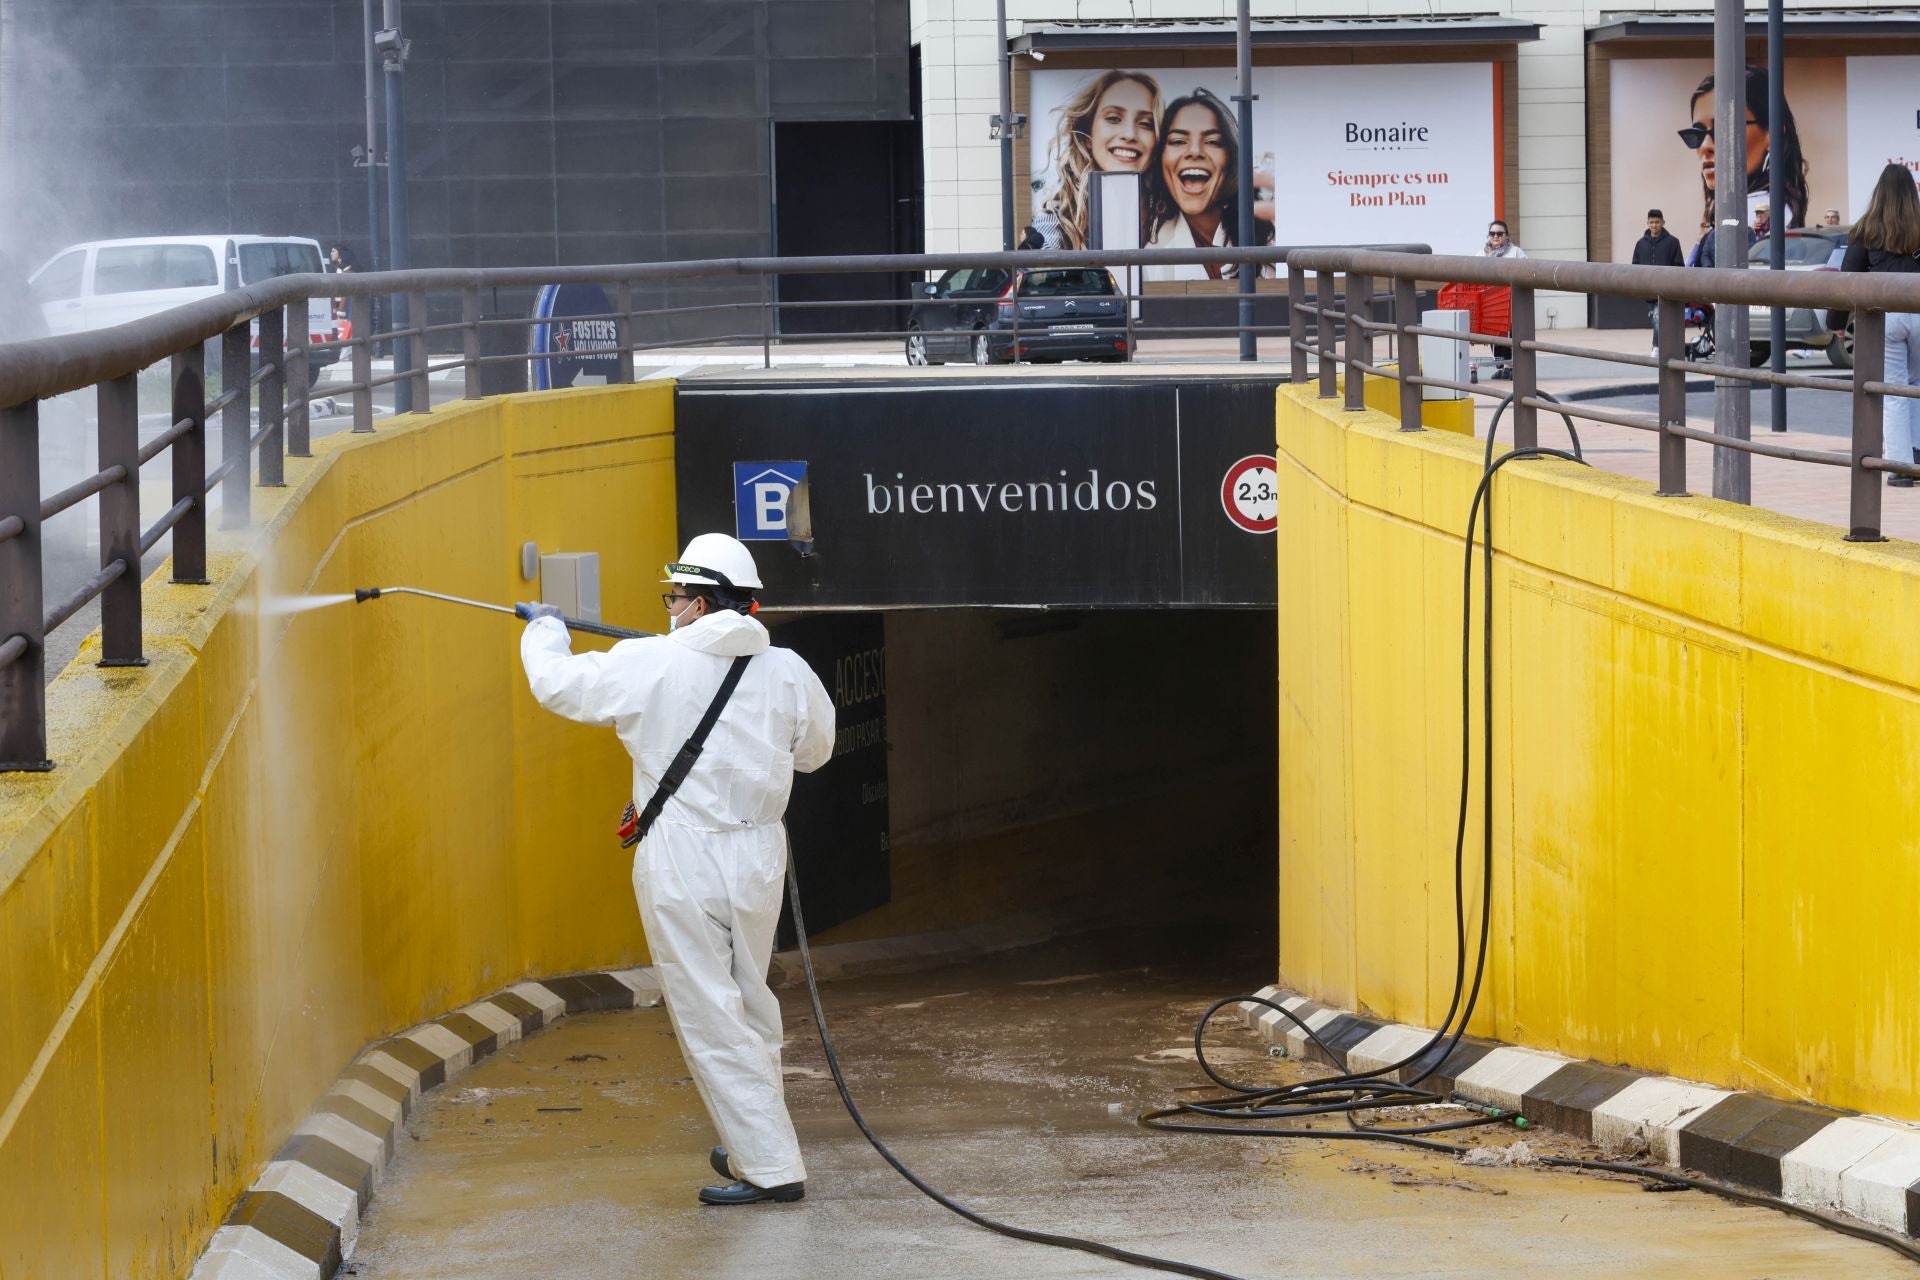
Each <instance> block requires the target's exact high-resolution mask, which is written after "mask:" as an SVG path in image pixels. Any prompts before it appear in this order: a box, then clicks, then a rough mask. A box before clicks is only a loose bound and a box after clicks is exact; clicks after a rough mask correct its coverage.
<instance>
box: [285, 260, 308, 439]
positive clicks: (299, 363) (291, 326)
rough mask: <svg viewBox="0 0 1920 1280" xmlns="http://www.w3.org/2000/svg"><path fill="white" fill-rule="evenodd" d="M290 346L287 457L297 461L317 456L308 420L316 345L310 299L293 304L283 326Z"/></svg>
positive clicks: (288, 346)
mask: <svg viewBox="0 0 1920 1280" xmlns="http://www.w3.org/2000/svg"><path fill="white" fill-rule="evenodd" d="M281 324H282V326H283V327H284V329H285V335H284V336H285V338H286V343H287V380H286V392H287V427H286V430H287V453H288V454H290V455H291V456H293V457H296V458H311V457H312V456H313V427H312V420H311V418H310V417H309V416H308V414H309V408H310V403H311V402H310V401H309V400H308V399H307V396H308V394H309V393H310V392H311V391H312V390H313V387H312V382H313V366H312V362H311V360H310V359H309V356H310V353H309V352H308V350H307V344H308V343H310V342H312V341H313V335H312V329H313V318H312V313H311V311H309V309H308V306H307V299H305V298H301V299H299V300H298V301H296V302H289V303H288V304H287V309H286V318H285V319H284V320H283V321H282V322H281Z"/></svg>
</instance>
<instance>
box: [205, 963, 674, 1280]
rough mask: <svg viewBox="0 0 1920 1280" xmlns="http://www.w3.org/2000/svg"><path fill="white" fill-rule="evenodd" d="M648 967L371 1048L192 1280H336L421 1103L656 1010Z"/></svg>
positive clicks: (254, 1190)
mask: <svg viewBox="0 0 1920 1280" xmlns="http://www.w3.org/2000/svg"><path fill="white" fill-rule="evenodd" d="M660 999H661V996H660V985H659V982H658V981H657V980H656V979H655V978H654V976H653V974H652V973H651V972H650V971H649V970H646V969H623V970H618V971H615V972H609V973H577V974H569V975H567V976H565V977H559V978H547V979H543V980H541V981H537V982H522V983H518V984H517V985H515V986H513V987H510V988H508V989H507V990H505V991H502V992H500V993H499V994H497V995H493V996H490V997H488V998H487V999H485V1000H478V1001H475V1002H474V1003H473V1004H470V1005H468V1006H466V1007H465V1008H463V1009H456V1010H454V1011H453V1012H451V1013H447V1014H443V1015H441V1016H440V1017H438V1018H433V1019H430V1020H428V1021H426V1022H423V1023H421V1024H420V1025H419V1026H417V1027H410V1028H408V1029H407V1030H405V1031H402V1032H401V1033H400V1034H398V1035H395V1036H392V1037H389V1038H388V1039H386V1040H381V1041H377V1042H375V1043H374V1044H371V1045H368V1046H367V1047H366V1048H365V1049H364V1050H362V1051H361V1052H360V1054H359V1055H358V1056H357V1057H356V1058H355V1059H354V1060H353V1062H352V1064H351V1065H349V1066H348V1067H347V1069H346V1070H345V1071H343V1072H342V1073H341V1074H340V1078H339V1079H338V1080H337V1081H336V1082H335V1083H334V1085H333V1087H332V1088H331V1089H329V1090H328V1091H327V1092H326V1094H324V1095H323V1096H322V1097H321V1098H320V1099H319V1100H318V1101H316V1102H315V1103H314V1108H313V1111H312V1113H311V1114H309V1115H308V1117H307V1119H306V1120H305V1121H304V1122H303V1123H302V1124H301V1125H300V1126H299V1127H298V1128H297V1129H295V1130H294V1133H293V1135H292V1136H291V1137H289V1138H288V1139H287V1141H286V1143H285V1145H283V1146H282V1147H281V1148H280V1150H279V1151H278V1152H277V1153H276V1154H275V1155H274V1157H273V1158H272V1159H271V1160H270V1161H268V1162H267V1166H266V1168H265V1169H263V1170H262V1171H261V1173H260V1176H259V1177H258V1178H256V1179H255V1180H254V1183H253V1185H252V1186H251V1187H250V1188H248V1190H247V1191H246V1192H245V1193H244V1194H243V1195H242V1196H241V1197H240V1199H239V1202H238V1203H236V1204H235V1205H234V1207H233V1209H232V1211H231V1212H230V1213H229V1214H228V1215H227V1219H226V1221H225V1223H223V1224H222V1225H221V1227H220V1228H219V1229H218V1230H217V1231H215V1232H214V1234H213V1239H212V1240H211V1241H209V1242H208V1244H207V1248H206V1251H205V1252H204V1253H202V1254H201V1255H200V1258H199V1260H198V1262H196V1263H195V1265H194V1268H193V1272H192V1280H333V1277H334V1275H335V1274H336V1273H337V1272H338V1271H339V1270H340V1268H341V1266H342V1265H344V1264H345V1262H346V1261H347V1259H349V1258H351V1257H352V1256H353V1249H354V1246H355V1244H357V1243H358V1241H359V1233H360V1219H361V1218H362V1217H363V1216H364V1215H365V1214H366V1211H367V1206H368V1204H370V1203H371V1202H372V1200H373V1195H374V1191H375V1189H376V1188H377V1187H378V1186H379V1183H380V1181H381V1179H382V1178H383V1177H384V1176H385V1174H386V1170H387V1167H388V1165H389V1164H390V1163H391V1162H392V1160H393V1152H394V1143H395V1140H396V1139H397V1138H398V1136H399V1132H400V1127H401V1126H402V1125H403V1124H405V1123H406V1120H407V1117H408V1116H409V1115H411V1114H412V1111H413V1107H414V1105H415V1104H416V1103H417V1102H418V1101H419V1099H420V1095H421V1094H423V1093H426V1092H428V1091H429V1090H432V1089H435V1088H438V1087H439V1086H440V1085H442V1084H445V1083H446V1082H447V1081H448V1080H450V1079H452V1078H453V1077H454V1076H456V1075H458V1074H459V1073H460V1072H462V1071H464V1070H465V1069H466V1068H468V1067H469V1066H471V1065H473V1064H474V1063H476V1062H478V1061H479V1060H480V1059H482V1058H484V1057H486V1056H487V1055H489V1054H492V1053H496V1052H498V1051H499V1050H500V1049H501V1048H502V1047H503V1046H505V1045H508V1044H511V1043H512V1042H513V1041H515V1040H519V1039H522V1038H523V1037H525V1036H528V1035H531V1034H532V1033H533V1032H536V1031H539V1030H542V1029H543V1028H545V1027H548V1026H550V1025H552V1024H553V1023H554V1022H555V1021H556V1020H557V1019H559V1018H562V1017H565V1016H566V1015H568V1014H572V1013H588V1012H596V1011H599V1010H604V1009H644V1008H649V1007H651V1006H653V1005H657V1004H659V1003H660Z"/></svg>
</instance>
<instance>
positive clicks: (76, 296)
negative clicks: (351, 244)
mask: <svg viewBox="0 0 1920 1280" xmlns="http://www.w3.org/2000/svg"><path fill="white" fill-rule="evenodd" d="M320 271H321V264H320V244H319V242H318V241H317V240H304V239H300V238H297V237H292V236H242V235H226V236H147V237H143V238H140V239H136V240H96V241H91V242H89V243H86V244H76V245H73V246H71V247H69V248H66V249H62V250H61V251H60V252H59V253H56V254H55V255H54V256H53V257H52V258H51V259H50V260H48V262H47V263H46V265H44V266H42V267H41V268H40V269H39V270H38V271H36V272H34V273H33V276H32V278H31V280H30V283H31V284H32V286H33V292H34V296H35V297H36V298H37V299H38V300H39V303H40V312H41V314H42V315H43V316H45V317H46V322H47V329H48V330H49V331H50V332H51V333H53V334H54V335H55V336H58V335H60V334H67V333H80V332H83V331H85V330H89V329H104V328H107V327H108V326H109V325H116V324H125V323H127V322H128V321H129V320H139V319H143V318H144V317H146V316H151V315H157V314H159V313H160V312H162V311H167V310H170V309H172V308H174V307H177V306H181V305H183V304H185V303H188V302H197V301H199V300H200V299H202V298H210V297H214V296H216V295H218V294H221V293H224V292H227V291H228V290H231V289H239V288H242V287H245V286H247V285H256V284H260V283H262V282H263V281H267V280H271V279H273V278H274V277H275V276H285V275H294V274H297V273H300V272H312V273H314V274H315V275H318V274H319V273H320ZM307 330H308V338H309V340H310V341H313V342H331V341H333V340H334V336H335V330H334V319H333V300H332V299H331V298H312V299H309V300H308V302H307ZM256 333H257V330H256ZM258 345H259V341H258V338H257V336H256V338H255V346H256V347H257V346H258ZM339 358H340V356H339V352H338V351H315V352H312V353H311V354H310V355H309V356H308V357H307V372H308V378H309V381H311V380H313V379H317V378H318V377H319V376H320V370H321V369H322V368H324V367H325V366H327V365H329V364H332V363H333V362H334V361H336V360H338V359H339Z"/></svg>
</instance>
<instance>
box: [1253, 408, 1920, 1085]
mask: <svg viewBox="0 0 1920 1280" xmlns="http://www.w3.org/2000/svg"><path fill="white" fill-rule="evenodd" d="M1277 417H1278V423H1277V427H1278V457H1279V463H1280V484H1281V502H1280V510H1281V521H1282V524H1281V528H1280V531H1279V538H1278V539H1277V541H1278V544H1279V551H1280V561H1279V579H1280V600H1281V605H1280V609H1281V617H1280V643H1279V656H1280V779H1279V782H1280V831H1281V845H1280V904H1281V946H1280V961H1281V970H1282V976H1283V979H1284V980H1285V981H1286V982H1288V983H1289V984H1291V985H1293V986H1296V987H1298V988H1299V989H1301V990H1303V991H1306V992H1308V993H1310V994H1313V995H1315V996H1317V997H1319V998H1321V999H1323V1000H1326V1001H1329V1002H1332V1003H1336V1004H1339V1005H1343V1006H1346V1007H1349V1008H1361V1009H1366V1010H1370V1011H1372V1012H1374V1013H1375V1014H1378V1015H1381V1016H1384V1017H1389V1018H1395V1019H1402V1020H1406V1021H1409V1022H1414V1023H1421V1024H1424V1025H1433V1024H1434V1023H1435V1022H1436V1020H1438V1019H1439V1018H1441V1017H1442V1016H1443V1015H1444V1013H1445V1010H1446V1002H1447V997H1448V995H1449V992H1450V989H1451V981H1452V974H1453V925H1452V897H1451V894H1452V883H1453V880H1452V845H1453V824H1454V813H1455V803H1456V798H1457V794H1458V787H1459V777H1458V767H1459V765H1458V760H1459V734H1460V720H1459V717H1460V686H1459V681H1460V614H1459V610H1460V575H1461V545H1460V535H1461V532H1462V530H1463V527H1464V524H1465V519H1466V513H1467V508H1468V504H1469V502H1470V501H1471V497H1472V493H1473V489H1474V486H1475V485H1476V484H1477V483H1478V480H1479V475H1480V458H1479V454H1480V446H1479V444H1478V443H1477V442H1475V441H1473V440H1471V439H1463V438H1461V437H1458V436H1452V435H1448V434H1445V433H1438V432H1426V433H1422V434H1417V435H1402V434H1400V433H1398V432H1396V431H1395V430H1394V423H1393V422H1392V421H1391V420H1389V419H1388V418H1386V417H1385V416H1384V415H1382V414H1379V413H1373V412H1366V413H1359V414H1345V413H1343V412H1341V410H1340V409H1339V408H1338V403H1337V402H1321V401H1316V400H1315V398H1314V396H1313V393H1312V391H1311V389H1302V390H1299V391H1290V390H1289V389H1288V388H1284V387H1283V388H1281V389H1280V392H1279V398H1278V415H1277ZM1496 486H1497V488H1496V500H1495V508H1494V511H1495V519H1494V545H1495V549H1496V552H1497V555H1498V560H1497V565H1496V571H1495V575H1494V578H1495V604H1494V610H1493V613H1494V646H1495V673H1496V674H1495V681H1494V689H1493V697H1494V713H1495V721H1494V723H1495V739H1496V740H1495V767H1494V802H1493V806H1494V813H1493V827H1494V840H1495V869H1494V885H1493V889H1494V910H1493V925H1494V932H1493V942H1492V947H1491V954H1490V959H1491V970H1490V976H1489V979H1488V983H1487V987H1486V992H1485V995H1484V996H1483V999H1482V1002H1481V1006H1480V1012H1479V1014H1478V1016H1477V1017H1476V1019H1475V1022H1474V1027H1473V1029H1474V1031H1475V1032H1476V1033H1478V1034H1483V1035H1490V1036H1495V1037H1498V1038H1500V1039H1503V1040H1508V1041H1512V1042H1515V1043H1519V1044H1525V1045H1531V1046H1535V1047H1538V1048H1545V1049H1551V1050H1556V1051H1558V1052H1561V1053H1566V1054H1571V1055H1577V1056H1591V1057H1594V1058H1599V1059H1602V1060H1606V1061H1610V1062H1626V1063H1631V1064H1632V1065H1634V1066H1637V1067H1643V1068H1648V1069H1652V1070H1656V1071H1663V1072H1670V1073H1673V1074H1676V1075H1680V1076H1684V1077H1691V1078H1694V1079H1699V1080H1706V1081H1711V1082H1714V1083H1717V1084H1721V1085H1726V1086H1732V1087H1740V1088H1753V1089H1761V1090H1766V1091H1768V1092H1772V1093H1775V1094H1784V1095H1790V1096H1796V1097H1802V1098H1809V1099H1814V1100H1817V1101H1820V1102H1824V1103H1829V1104H1832V1105H1835V1106H1841V1107H1851V1108H1858V1109H1861V1110H1865V1111H1872V1112H1878V1113H1884V1114H1890V1115H1895V1116H1901V1117H1905V1118H1908V1119H1920V929H1916V928H1915V920H1916V903H1920V790H1916V788H1915V787H1914V786H1913V784H1912V777H1913V771H1914V767H1915V766H1914V761H1915V760H1916V759H1917V758H1920V646H1917V645H1916V644H1915V643H1914V641H1913V637H1914V636H1916V635H1920V547H1917V546H1914V545H1912V544H1907V543H1887V544H1882V545H1878V546H1861V545H1852V544H1848V543H1846V542H1843V541H1842V540H1841V538H1840V536H1839V531H1838V530H1835V529H1831V528H1827V527H1824V526H1817V525H1813V524H1810V523H1807V522H1804V521H1799V520H1794V519H1790V518H1787V517H1784V516H1779V515H1775V514H1772V513H1768V512H1764V511H1758V510H1752V509H1748V508H1743V507H1736V506H1733V505H1730V504H1725V503H1718V502H1715V501H1713V500H1711V499H1708V498H1703V497H1692V498H1686V499H1678V500H1676V499H1661V498H1655V497H1654V496H1653V495H1652V492H1651V489H1650V487H1649V486H1648V485H1646V484H1643V483H1640V482H1637V481H1633V480H1628V479H1624V478H1620V477H1616V476H1610V475H1607V474H1604V473H1601V472H1596V471H1587V470H1583V469H1581V468H1578V467H1575V466H1574V465H1572V464H1570V463H1559V462H1553V461H1538V462H1530V463H1525V464H1515V465H1513V466H1509V467H1507V468H1506V469H1505V470H1504V471H1502V472H1501V474H1500V479H1499V480H1498V481H1496ZM1474 634H1475V636H1476V637H1477V636H1478V634H1479V631H1478V624H1477V623H1476V629H1475V633H1474ZM1477 650H1478V641H1477V638H1476V640H1475V651H1476V653H1477ZM1475 670H1476V672H1477V670H1478V662H1477V659H1476V662H1475ZM1476 723H1477V720H1476ZM1477 736H1478V735H1477V733H1476V739H1477ZM1476 750H1477V747H1476ZM1478 794H1479V782H1478V780H1477V774H1476V781H1475V783H1474V795H1475V796H1476V803H1475V807H1474V810H1473V816H1472V819H1471V825H1470V827H1469V832H1470V835H1469V839H1470V841H1472V840H1475V839H1477V833H1478V830H1479V814H1478V804H1477V796H1478ZM1469 853H1470V859H1471V862H1470V865H1472V866H1474V867H1475V868H1477V866H1478V861H1477V845H1476V844H1471V843H1470V845H1469ZM1470 892H1471V893H1472V894H1474V895H1475V896H1476V898H1477V894H1478V876H1477V873H1476V874H1475V875H1474V876H1473V879H1472V880H1471V882H1470Z"/></svg>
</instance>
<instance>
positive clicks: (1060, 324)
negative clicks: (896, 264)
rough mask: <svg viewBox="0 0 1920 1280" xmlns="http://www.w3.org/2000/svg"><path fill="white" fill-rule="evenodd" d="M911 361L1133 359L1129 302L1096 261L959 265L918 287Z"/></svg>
mask: <svg viewBox="0 0 1920 1280" xmlns="http://www.w3.org/2000/svg"><path fill="white" fill-rule="evenodd" d="M915 289H916V298H915V301H914V306H913V311H912V314H911V315H910V316H909V317H908V320H907V363H908V364H916V365H919V364H945V363H946V362H947V361H949V360H971V361H972V362H973V363H975V364H1001V363H1004V362H1006V361H1009V360H1032V361H1035V362H1039V361H1054V360H1107V361H1124V360H1127V359H1129V358H1131V357H1132V355H1133V344H1132V342H1131V340H1130V338H1129V335H1128V332H1127V314H1126V305H1127V300H1126V299H1125V298H1123V297H1121V296H1120V290H1119V288H1118V286H1116V285H1115V284H1114V282H1113V276H1112V275H1111V274H1110V273H1108V272H1107V271H1105V270H1104V269H1102V268H1099V267H1054V268H1048V269H1045V270H1039V269H1028V268H1021V269H1019V270H1009V269H1007V268H1005V267H962V268H960V269H959V270H957V271H949V272H947V273H945V274H944V275H942V276H941V277H940V278H939V279H937V280H934V281H932V282H931V283H928V284H922V285H918V286H916V287H915Z"/></svg>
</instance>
